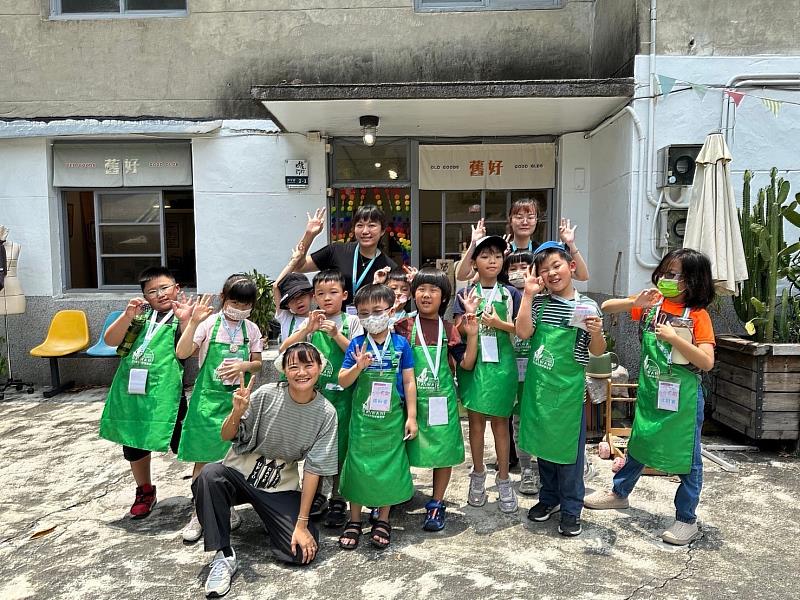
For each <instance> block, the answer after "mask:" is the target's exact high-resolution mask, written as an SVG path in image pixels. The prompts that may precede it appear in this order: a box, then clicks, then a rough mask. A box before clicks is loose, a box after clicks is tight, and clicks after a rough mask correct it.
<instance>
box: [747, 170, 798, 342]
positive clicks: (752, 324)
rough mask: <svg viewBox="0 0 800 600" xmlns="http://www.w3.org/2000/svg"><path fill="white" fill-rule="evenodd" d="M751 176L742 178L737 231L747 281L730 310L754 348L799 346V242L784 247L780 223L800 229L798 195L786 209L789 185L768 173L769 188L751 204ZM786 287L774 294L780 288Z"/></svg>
mask: <svg viewBox="0 0 800 600" xmlns="http://www.w3.org/2000/svg"><path fill="white" fill-rule="evenodd" d="M752 177H753V174H752V173H751V172H750V171H745V173H744V187H743V193H742V208H741V210H740V211H739V225H740V228H741V233H742V243H743V245H744V254H745V258H746V260H747V271H748V274H749V279H748V280H747V281H745V282H744V283H743V284H742V288H741V290H740V294H739V296H737V297H735V298H734V299H733V304H734V308H735V309H736V314H737V316H738V317H739V319H740V320H741V321H742V322H743V323H744V326H745V329H746V330H747V332H748V333H749V334H750V335H752V336H753V337H754V339H755V340H756V341H758V342H767V343H771V342H793V341H798V330H797V329H798V326H797V320H798V317H799V316H800V294H799V292H798V290H800V240H798V241H797V242H795V243H793V244H791V245H787V243H786V241H785V240H784V237H783V236H784V233H783V228H784V220H786V221H788V222H790V223H792V224H793V225H795V226H796V227H800V212H798V210H797V207H798V204H800V194H797V195H796V196H795V200H793V201H792V202H790V203H788V204H787V198H788V197H789V182H788V181H786V180H784V179H783V178H780V179H778V170H777V169H775V168H773V169H772V170H771V171H770V185H769V186H767V187H765V188H761V189H760V190H759V191H758V200H757V202H756V204H755V205H751V202H750V181H751V180H752ZM784 282H785V287H784V289H783V290H782V291H781V293H780V295H779V294H778V284H779V283H781V284H784Z"/></svg>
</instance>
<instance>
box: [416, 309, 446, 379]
mask: <svg viewBox="0 0 800 600" xmlns="http://www.w3.org/2000/svg"><path fill="white" fill-rule="evenodd" d="M414 327H415V328H416V330H417V335H418V336H419V340H420V341H421V342H422V352H423V353H424V354H425V361H426V362H427V363H428V366H429V367H430V368H431V371H432V373H431V375H432V376H433V377H439V365H440V364H442V346H443V344H442V329H444V325H443V324H442V318H441V317H439V334H438V336H437V338H436V340H437V341H436V363H434V362H433V360H432V359H431V353H430V351H429V350H428V345H427V343H426V342H425V334H424V333H423V331H422V323H421V322H420V320H419V315H417V318H416V322H415V323H414ZM411 342H412V343H413V342H414V340H413V336H412V340H411Z"/></svg>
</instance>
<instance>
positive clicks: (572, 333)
mask: <svg viewBox="0 0 800 600" xmlns="http://www.w3.org/2000/svg"><path fill="white" fill-rule="evenodd" d="M548 302H549V299H548V298H545V299H544V300H543V301H542V304H541V305H540V306H539V314H538V315H537V316H536V331H535V332H534V334H533V338H532V339H531V355H530V357H529V358H528V372H527V374H526V376H525V390H524V394H523V396H522V408H521V411H520V426H519V446H520V448H522V449H523V450H525V452H528V453H529V454H531V455H532V456H537V457H539V458H542V459H544V460H547V461H550V462H553V463H557V464H561V465H572V464H575V461H576V460H577V457H578V452H579V451H580V452H582V451H583V449H582V448H578V441H579V440H580V435H581V420H582V417H583V402H584V390H585V385H586V381H585V378H586V375H585V370H584V367H583V365H581V364H580V363H579V362H578V361H576V360H575V341H576V340H577V338H578V329H577V328H575V327H568V326H561V327H557V326H555V325H549V324H547V323H542V313H543V312H544V309H545V307H546V306H547V303H548Z"/></svg>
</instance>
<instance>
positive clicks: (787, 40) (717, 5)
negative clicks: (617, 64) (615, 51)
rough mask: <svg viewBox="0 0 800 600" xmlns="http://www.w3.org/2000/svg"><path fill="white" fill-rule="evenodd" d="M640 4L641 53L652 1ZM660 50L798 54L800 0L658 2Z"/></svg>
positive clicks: (646, 42)
mask: <svg viewBox="0 0 800 600" xmlns="http://www.w3.org/2000/svg"><path fill="white" fill-rule="evenodd" d="M638 2H639V29H640V38H641V40H642V44H641V50H640V52H641V53H642V54H647V53H649V52H650V46H649V40H650V22H649V19H650V15H649V11H650V0H638ZM657 8H658V28H657V32H656V42H657V43H656V52H657V53H658V54H677V55H683V56H748V55H756V54H773V55H774V54H798V53H800V29H798V27H797V22H798V20H800V0H735V1H734V2H731V1H730V0H658V7H657Z"/></svg>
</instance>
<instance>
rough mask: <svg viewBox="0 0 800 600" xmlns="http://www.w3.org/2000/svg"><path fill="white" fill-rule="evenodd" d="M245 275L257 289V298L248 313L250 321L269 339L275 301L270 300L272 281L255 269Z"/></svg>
mask: <svg viewBox="0 0 800 600" xmlns="http://www.w3.org/2000/svg"><path fill="white" fill-rule="evenodd" d="M247 275H248V277H250V278H251V279H252V280H253V281H254V282H255V284H256V287H257V288H258V297H257V298H256V303H255V304H254V305H253V311H252V312H251V313H250V320H251V321H253V323H255V324H256V325H258V328H259V329H260V330H261V333H263V334H264V336H266V337H269V332H270V322H271V321H272V318H273V317H274V316H275V300H274V299H273V298H272V285H273V281H272V280H270V279H269V278H268V277H267V276H266V275H264V274H262V273H259V272H258V271H257V270H255V269H253V270H252V271H250V272H249V273H247Z"/></svg>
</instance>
